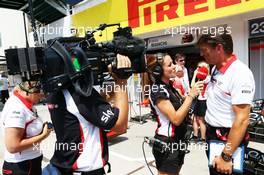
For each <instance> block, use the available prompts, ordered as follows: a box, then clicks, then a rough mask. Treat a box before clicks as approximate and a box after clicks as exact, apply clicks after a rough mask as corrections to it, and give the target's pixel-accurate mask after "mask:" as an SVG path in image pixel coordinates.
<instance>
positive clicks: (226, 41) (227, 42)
mask: <svg viewBox="0 0 264 175" xmlns="http://www.w3.org/2000/svg"><path fill="white" fill-rule="evenodd" d="M204 44H207V45H209V46H211V47H212V48H215V47H216V46H217V45H218V44H222V45H223V47H224V51H225V53H226V54H232V53H233V40H232V36H231V35H230V34H226V33H224V34H221V35H220V34H216V35H211V34H206V35H202V36H201V37H200V39H199V40H198V43H197V45H198V46H199V47H200V46H201V45H204Z"/></svg>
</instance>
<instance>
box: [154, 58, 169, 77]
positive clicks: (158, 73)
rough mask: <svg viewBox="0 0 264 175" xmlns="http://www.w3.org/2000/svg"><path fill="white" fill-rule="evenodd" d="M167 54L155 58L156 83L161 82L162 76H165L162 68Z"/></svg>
mask: <svg viewBox="0 0 264 175" xmlns="http://www.w3.org/2000/svg"><path fill="white" fill-rule="evenodd" d="M166 55H167V54H166V53H157V54H156V55H155V56H156V59H157V61H156V63H155V66H154V68H153V70H152V76H153V78H154V79H155V81H159V80H161V76H162V74H163V68H162V65H161V63H162V60H163V58H164V57H165V56H166Z"/></svg>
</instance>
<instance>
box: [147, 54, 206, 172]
mask: <svg viewBox="0 0 264 175" xmlns="http://www.w3.org/2000/svg"><path fill="white" fill-rule="evenodd" d="M152 75H153V78H154V80H155V83H154V84H153V86H152V89H151V93H150V101H151V105H152V106H153V110H154V112H156V113H157V123H158V127H157V129H156V132H155V139H157V140H159V141H160V142H162V143H165V144H166V149H165V150H161V151H160V150H159V149H157V148H156V147H155V145H154V146H153V155H154V157H155V161H156V166H157V169H158V174H159V175H178V174H179V172H180V170H181V167H182V165H183V163H184V156H185V150H182V149H180V146H181V145H179V144H180V143H185V141H184V138H185V133H186V123H185V118H186V116H188V111H189V108H190V106H191V104H192V101H193V100H194V98H196V96H197V95H198V94H199V92H200V91H201V90H202V89H203V84H202V82H197V83H195V85H194V86H193V87H192V89H191V90H190V93H189V95H187V96H186V98H185V99H183V98H182V97H181V95H180V94H179V93H178V92H177V90H175V89H174V88H173V86H172V84H171V81H170V79H171V78H175V76H176V70H175V65H174V64H173V61H172V59H171V57H170V56H169V55H168V54H163V53H159V54H157V62H156V64H155V65H154V67H153V68H152ZM176 146H177V149H176Z"/></svg>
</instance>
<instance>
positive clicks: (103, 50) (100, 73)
mask: <svg viewBox="0 0 264 175" xmlns="http://www.w3.org/2000/svg"><path fill="white" fill-rule="evenodd" d="M114 25H118V26H119V24H110V25H107V24H102V25H100V26H99V27H98V28H97V29H96V30H94V31H90V32H87V33H86V36H85V37H83V38H80V37H67V38H55V39H52V40H49V41H48V43H47V45H46V46H45V47H30V48H15V49H7V50H5V55H6V60H7V67H8V73H9V74H10V75H17V74H20V75H21V76H22V79H23V81H32V80H39V81H41V84H42V89H43V90H44V92H53V91H57V90H61V89H63V88H66V87H67V86H68V85H70V84H73V85H74V86H76V84H77V85H78V88H77V89H79V90H81V91H82V90H84V91H85V89H86V88H87V86H89V87H91V86H93V85H99V84H102V83H103V82H104V81H106V79H105V77H106V76H107V75H109V73H108V69H107V66H108V65H109V64H112V68H113V72H114V73H116V74H117V76H120V77H121V78H122V77H124V78H127V77H129V76H130V75H131V74H132V73H142V72H145V71H146V60H145V51H146V46H145V42H144V40H142V39H139V38H136V37H133V36H132V30H131V28H130V27H126V28H121V27H120V26H119V27H118V30H117V31H116V32H114V37H113V40H112V41H110V42H101V43H97V42H96V40H95V38H94V33H95V32H97V31H102V30H104V29H105V28H107V27H111V26H114ZM117 54H122V55H125V56H128V57H129V59H130V61H131V64H132V66H131V68H129V69H122V70H117V68H116V64H117V63H116V55H117ZM74 59H76V60H77V63H78V65H79V68H80V69H79V70H77V69H76V67H75V66H76V65H74V63H73V60H74Z"/></svg>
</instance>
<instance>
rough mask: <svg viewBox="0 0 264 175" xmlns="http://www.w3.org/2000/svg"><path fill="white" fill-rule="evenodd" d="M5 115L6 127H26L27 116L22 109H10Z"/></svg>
mask: <svg viewBox="0 0 264 175" xmlns="http://www.w3.org/2000/svg"><path fill="white" fill-rule="evenodd" d="M3 117H4V121H3V123H4V127H5V128H25V125H26V116H25V115H23V111H22V110H19V109H10V110H9V111H8V112H7V113H5V116H3Z"/></svg>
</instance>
